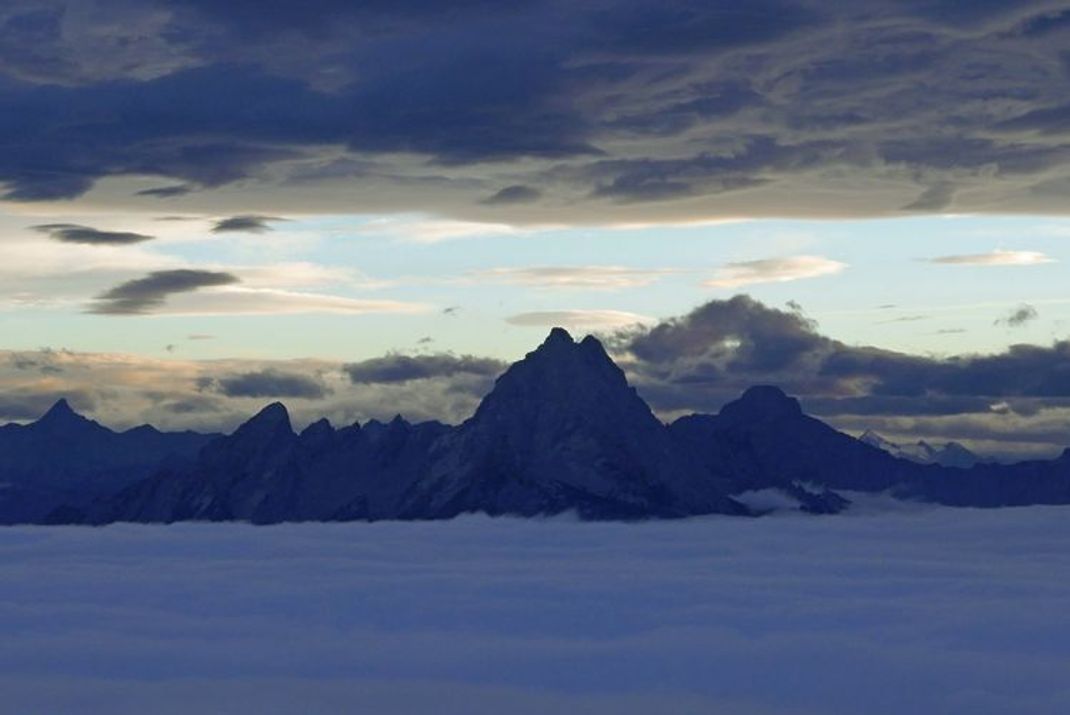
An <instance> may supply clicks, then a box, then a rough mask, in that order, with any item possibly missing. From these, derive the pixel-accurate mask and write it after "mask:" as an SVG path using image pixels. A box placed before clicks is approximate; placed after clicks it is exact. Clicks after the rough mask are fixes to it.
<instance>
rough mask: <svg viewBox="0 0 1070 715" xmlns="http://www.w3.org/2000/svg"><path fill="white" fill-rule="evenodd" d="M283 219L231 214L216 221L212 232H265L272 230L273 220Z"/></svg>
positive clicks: (279, 219)
mask: <svg viewBox="0 0 1070 715" xmlns="http://www.w3.org/2000/svg"><path fill="white" fill-rule="evenodd" d="M285 220H286V219H284V218H278V217H276V216H255V215H247V216H231V217H230V218H225V219H220V220H219V221H216V222H215V225H214V226H212V233H265V232H267V231H272V230H274V229H273V228H272V227H271V224H272V223H273V222H275V221H285Z"/></svg>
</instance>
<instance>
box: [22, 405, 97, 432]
mask: <svg viewBox="0 0 1070 715" xmlns="http://www.w3.org/2000/svg"><path fill="white" fill-rule="evenodd" d="M34 424H36V425H40V426H44V427H71V426H78V425H87V424H93V422H92V421H91V420H89V419H86V418H85V417H83V416H82V415H80V414H78V413H77V412H75V411H74V409H73V408H72V407H71V404H70V403H69V402H67V400H66V398H60V399H59V400H56V403H55V404H54V405H52V407H50V408H49V409H48V412H46V413H45V414H44V415H42V416H41V418H40V419H39V420H37V422H35V423H34Z"/></svg>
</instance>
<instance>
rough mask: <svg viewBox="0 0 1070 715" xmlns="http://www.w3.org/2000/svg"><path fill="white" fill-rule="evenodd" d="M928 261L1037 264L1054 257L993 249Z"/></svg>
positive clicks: (964, 264)
mask: <svg viewBox="0 0 1070 715" xmlns="http://www.w3.org/2000/svg"><path fill="white" fill-rule="evenodd" d="M929 262H930V263H940V264H943V265H949V266H1039V265H1043V264H1045V263H1054V262H1055V259H1054V258H1051V257H1049V256H1047V255H1045V254H1044V253H1041V252H1040V251H1004V250H995V251H989V252H988V253H967V254H959V255H951V256H937V257H936V258H931V259H929Z"/></svg>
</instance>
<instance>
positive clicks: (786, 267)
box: [703, 256, 847, 288]
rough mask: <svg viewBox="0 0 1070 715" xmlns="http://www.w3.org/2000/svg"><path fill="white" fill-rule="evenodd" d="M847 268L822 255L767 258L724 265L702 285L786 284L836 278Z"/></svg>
mask: <svg viewBox="0 0 1070 715" xmlns="http://www.w3.org/2000/svg"><path fill="white" fill-rule="evenodd" d="M846 268H847V264H846V263H841V262H840V261H834V260H832V259H829V258H825V257H823V256H789V257H786V258H765V259H761V260H757V261H740V262H736V263H728V264H725V265H724V266H722V267H721V268H719V269H717V272H716V274H715V276H714V277H713V278H711V279H710V280H707V281H705V282H704V283H703V285H705V286H708V287H711V288H739V287H742V286H747V285H752V284H755V283H784V282H787V281H797V280H801V279H803V278H818V277H820V276H829V275H834V274H836V273H840V272H841V271H843V270H845V269H846Z"/></svg>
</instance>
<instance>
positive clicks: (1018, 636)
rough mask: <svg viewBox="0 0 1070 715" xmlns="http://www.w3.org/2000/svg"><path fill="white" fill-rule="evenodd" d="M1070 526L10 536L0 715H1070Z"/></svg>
mask: <svg viewBox="0 0 1070 715" xmlns="http://www.w3.org/2000/svg"><path fill="white" fill-rule="evenodd" d="M1068 577H1070V508H1065V507H1064V508H1059V507H1033V508H1024V509H1003V510H993V511H978V510H965V509H963V510H951V509H943V508H925V509H921V508H919V509H909V510H899V511H894V512H880V511H879V512H874V511H873V510H869V511H868V512H867V511H866V510H861V511H859V512H855V513H848V514H846V515H841V516H837V517H821V518H812V517H803V516H783V517H770V518H763V519H741V518H726V517H717V518H704V519H693V520H686V521H675V522H649V523H638V524H589V523H577V522H575V521H570V520H563V519H549V520H527V521H525V520H518V519H490V518H486V517H466V518H461V519H457V520H455V521H451V522H435V523H377V524H295V525H283V526H271V527H253V526H247V525H236V524H182V525H173V526H166V527H163V526H138V525H117V526H109V527H105V528H74V527H70V528H69V527H62V528H56V527H13V528H4V529H0V633H2V634H3V638H2V639H0V693H3V698H2V702H0V711H3V712H11V713H29V712H48V713H144V712H153V713H164V714H168V713H190V712H198V713H266V714H269V713H336V712H337V713H343V712H345V713H353V712H367V713H377V714H392V713H399V714H400V713H406V714H409V713H415V712H434V713H437V714H440V715H449V714H454V713H456V714H457V715H460V714H461V713H465V714H468V713H476V714H478V713H510V714H511V715H512V714H519V715H526V714H528V713H531V714H532V715H534V714H535V713H540V714H542V713H550V712H559V713H566V712H567V713H592V714H593V713H607V714H608V713H613V714H614V715H616V714H624V715H628V714H631V713H671V714H674V715H675V714H680V713H696V714H699V713H701V714H702V715H708V714H709V713H714V712H724V713H740V714H743V715H752V714H757V713H822V714H827V713H860V712H865V713H870V714H881V713H888V714H892V713H894V714H896V715H899V714H901V713H941V714H948V713H963V714H964V715H965V714H967V713H968V714H969V715H978V714H983V713H1000V714H1001V715H1002V714H1003V713H1008V712H1014V713H1044V714H1045V715H1047V714H1050V713H1055V712H1070V678H1067V677H1066V676H1067V673H1068V672H1070V618H1067V613H1066V607H1067V604H1068V603H1070V578H1068Z"/></svg>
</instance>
